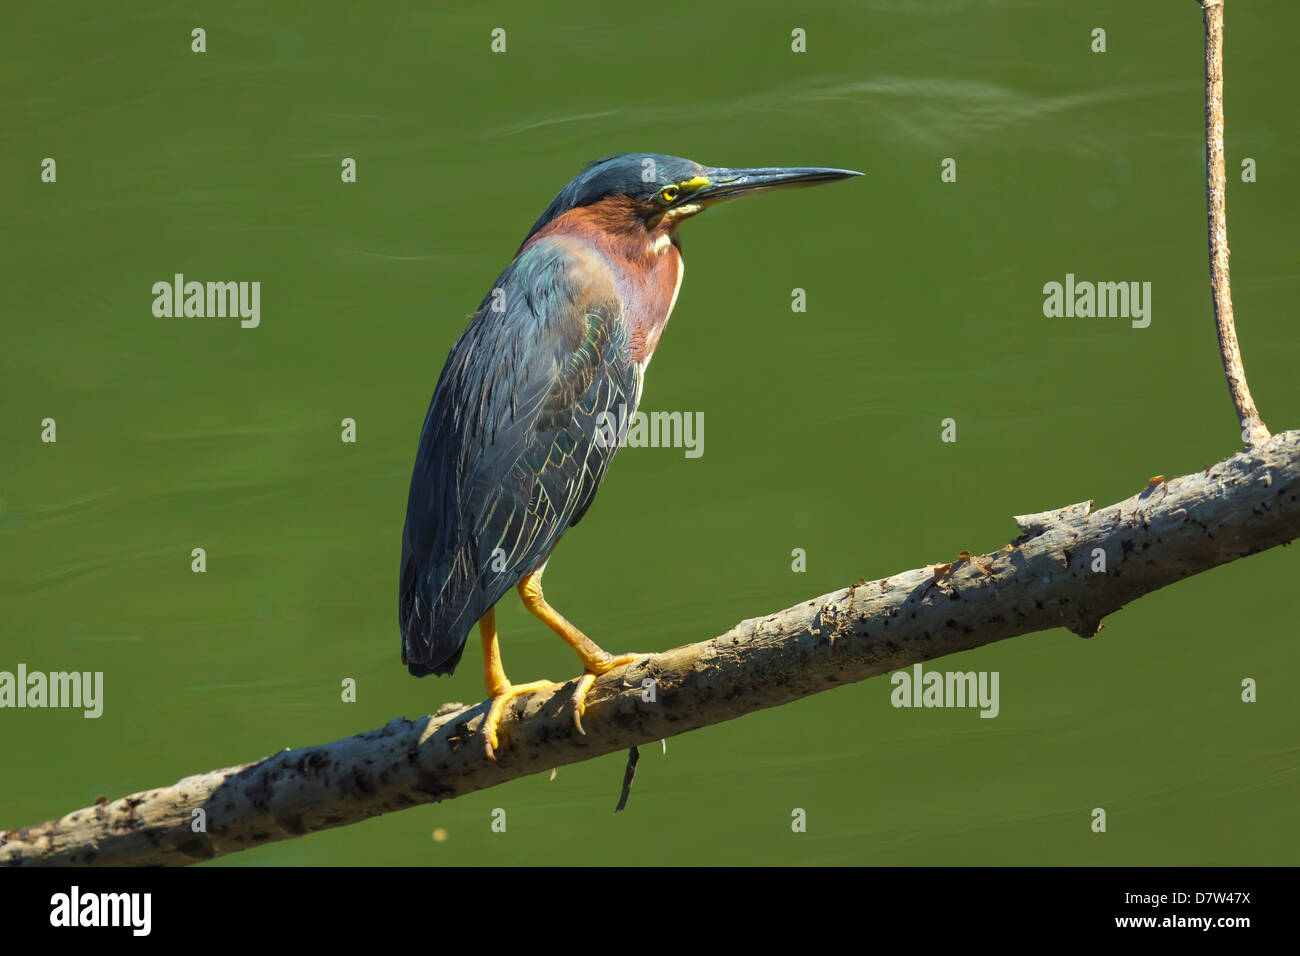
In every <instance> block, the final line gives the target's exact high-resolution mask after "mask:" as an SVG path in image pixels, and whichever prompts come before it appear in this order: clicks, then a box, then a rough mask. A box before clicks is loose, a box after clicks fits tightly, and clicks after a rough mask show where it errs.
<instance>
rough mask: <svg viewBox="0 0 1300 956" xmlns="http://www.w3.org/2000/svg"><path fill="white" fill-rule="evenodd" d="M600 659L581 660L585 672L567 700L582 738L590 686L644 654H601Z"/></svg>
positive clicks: (574, 724)
mask: <svg viewBox="0 0 1300 956" xmlns="http://www.w3.org/2000/svg"><path fill="white" fill-rule="evenodd" d="M601 655H602V656H600V657H592V658H587V659H585V660H583V662H582V663H583V666H584V667H586V669H587V672H586V673H585V674H583V675H582V677H580V678H579V679H578V686H577V687H576V688H575V689H574V691H573V696H572V697H570V698H569V703H570V704H571V705H572V706H573V726H574V727H577V728H578V733H580V734H582V735H583V736H584V737H585V736H586V734H587V732H586V731H585V730H583V729H582V715H583V714H584V713H586V711H587V691H589V690H591V685H592V684H594V683H596V678H597V677H599V676H600V675H601V674H606V673H608V672H610V671H612V670H613V669H614V668H615V667H621V666H622V665H624V664H631V663H632V662H633V661H635V660H638V659H639V658H642V657H645V656H646V655H644V654H619V655H617V656H616V655H614V654H606V653H605V652H604V651H602V652H601Z"/></svg>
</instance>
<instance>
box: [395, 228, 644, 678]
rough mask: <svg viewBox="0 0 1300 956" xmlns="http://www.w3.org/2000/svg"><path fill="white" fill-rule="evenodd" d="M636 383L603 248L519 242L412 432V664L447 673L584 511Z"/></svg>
mask: <svg viewBox="0 0 1300 956" xmlns="http://www.w3.org/2000/svg"><path fill="white" fill-rule="evenodd" d="M636 389H637V372H636V368H635V366H634V365H633V363H632V361H631V358H630V356H629V351H628V343H627V329H626V327H625V326H624V323H623V321H622V316H621V314H620V307H619V304H618V298H617V296H616V295H615V292H614V285H613V276H612V274H611V273H610V271H609V267H608V266H607V265H606V264H605V260H604V259H603V258H602V257H601V256H600V255H599V254H598V253H596V252H595V251H594V250H592V249H590V248H589V247H586V246H583V245H581V244H579V243H577V242H575V241H573V240H567V239H562V238H559V237H552V238H546V239H542V240H540V241H538V242H537V243H534V244H533V245H531V246H529V247H528V248H527V249H525V250H523V251H522V252H521V253H520V254H519V256H518V257H517V258H516V259H515V261H514V262H513V263H511V265H510V267H509V268H508V269H507V270H506V271H505V272H504V273H503V274H502V275H501V277H500V279H498V281H497V284H496V288H495V289H494V290H493V292H492V293H491V294H489V295H488V297H487V298H486V299H485V300H484V301H483V304H482V305H481V306H480V307H479V310H478V311H477V312H476V313H475V314H474V316H473V317H472V318H471V320H470V324H469V326H468V328H466V330H465V332H464V333H463V334H462V335H461V337H460V339H459V340H458V341H457V342H456V344H455V346H454V347H453V348H452V351H451V355H450V356H448V358H447V364H446V365H445V366H444V368H443V371H442V376H441V377H440V379H439V380H438V386H437V388H436V389H435V391H434V395H433V401H432V402H431V404H430V406H429V413H428V416H427V417H426V419H425V423H424V430H423V432H422V433H421V435H420V446H419V450H418V452H417V453H416V461H415V470H414V473H413V475H412V478H411V491H410V497H409V499H408V502H407V513H406V528H405V530H404V532H403V535H402V571H401V582H400V595H399V619H400V622H401V628H402V646H403V654H404V656H405V658H406V660H407V664H408V666H409V667H410V669H411V672H412V673H414V674H426V673H430V672H433V673H439V674H442V673H450V672H451V670H452V669H453V668H454V667H455V666H456V663H457V661H458V660H459V659H460V654H461V651H462V650H463V648H464V644H465V640H466V637H467V635H468V633H469V631H470V629H471V628H472V627H473V626H474V624H475V622H476V621H477V620H478V619H479V618H480V617H481V616H482V615H483V614H484V613H485V612H486V611H487V610H488V609H489V608H490V607H492V606H493V605H494V604H495V603H496V602H497V601H498V600H500V599H501V597H502V596H503V595H504V594H506V592H508V591H509V590H510V589H511V588H512V587H514V586H515V584H517V583H518V582H519V580H520V579H521V578H523V577H524V576H525V575H527V574H528V573H530V572H531V571H532V570H533V569H534V568H535V567H537V565H539V564H540V563H541V562H542V561H544V560H545V559H546V556H547V555H548V554H550V551H551V549H552V548H553V547H554V546H555V543H556V541H558V540H559V537H560V535H562V534H563V533H564V532H565V531H566V530H567V529H568V528H570V527H572V526H573V525H574V524H576V523H577V522H578V520H579V519H580V518H581V517H582V515H583V514H584V513H585V512H586V510H587V508H588V507H589V506H590V505H591V502H592V499H593V498H594V497H595V494H596V488H597V486H598V485H599V484H600V481H601V479H602V478H603V477H604V474H605V469H606V468H608V467H609V463H610V461H611V459H612V458H613V456H614V453H615V452H616V451H617V450H618V441H617V439H618V437H619V436H618V434H617V433H616V431H615V428H616V427H617V425H616V424H614V425H613V426H612V425H611V423H617V422H618V421H620V420H621V421H626V418H627V415H620V407H619V406H620V405H623V406H625V407H626V408H627V411H628V412H629V413H630V412H631V410H632V408H633V407H634V405H635V401H636Z"/></svg>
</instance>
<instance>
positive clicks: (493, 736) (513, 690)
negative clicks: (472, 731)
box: [479, 680, 551, 760]
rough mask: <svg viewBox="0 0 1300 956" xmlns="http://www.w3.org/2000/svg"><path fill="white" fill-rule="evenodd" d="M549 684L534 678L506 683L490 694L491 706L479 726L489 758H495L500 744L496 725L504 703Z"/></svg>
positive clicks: (498, 723)
mask: <svg viewBox="0 0 1300 956" xmlns="http://www.w3.org/2000/svg"><path fill="white" fill-rule="evenodd" d="M550 686H551V682H550V681H548V680H536V681H532V682H531V683H528V684H507V685H506V686H505V688H503V689H498V692H497V693H495V694H493V695H492V698H491V700H492V706H491V707H489V708H488V712H487V716H486V717H484V718H483V723H482V725H481V726H480V727H479V733H480V734H482V735H483V750H484V752H485V754H486V755H487V758H488V759H489V760H496V759H497V755H496V749H497V748H498V747H499V746H501V741H500V738H499V737H498V736H497V727H498V726H499V725H500V723H501V715H502V714H504V713H505V710H506V704H508V703H510V701H512V700H514V699H515V698H516V697H518V696H519V695H521V694H531V693H532V692H533V691H538V690H542V689H544V688H547V687H550Z"/></svg>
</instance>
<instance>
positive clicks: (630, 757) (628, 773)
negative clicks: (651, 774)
mask: <svg viewBox="0 0 1300 956" xmlns="http://www.w3.org/2000/svg"><path fill="white" fill-rule="evenodd" d="M640 759H641V751H640V750H638V749H637V746H636V744H633V745H632V746H631V747H630V748H628V751H627V769H626V770H624V771H623V792H622V793H620V794H619V795H618V806H616V807H615V808H614V812H615V813H618V812H619V811H620V810H622V809H623V808H624V807H625V806H627V796H628V794H629V793H631V792H632V781H633V780H634V779H636V762H637V761H638V760H640Z"/></svg>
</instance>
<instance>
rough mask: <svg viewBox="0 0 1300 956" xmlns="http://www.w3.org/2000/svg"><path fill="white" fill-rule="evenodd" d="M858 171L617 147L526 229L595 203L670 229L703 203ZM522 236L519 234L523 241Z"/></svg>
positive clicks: (633, 223) (630, 222)
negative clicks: (711, 161) (747, 163)
mask: <svg viewBox="0 0 1300 956" xmlns="http://www.w3.org/2000/svg"><path fill="white" fill-rule="evenodd" d="M861 175H862V173H859V172H855V171H854V170H851V169H826V168H822V167H818V166H760V167H752V168H735V169H733V168H731V167H727V166H702V165H700V164H699V163H696V162H693V161H692V160H689V159H682V158H680V157H678V156H665V155H663V154H661V153H620V154H619V155H617V156H610V157H607V158H605V159H598V160H596V161H595V162H593V163H588V164H587V168H586V169H584V170H583V171H582V172H581V173H579V174H578V175H577V176H576V177H575V178H574V179H573V180H572V181H571V182H570V183H569V184H568V185H567V186H565V187H564V188H563V189H561V190H560V192H559V194H558V195H557V196H556V197H555V199H554V200H552V202H551V205H550V206H549V207H548V208H547V210H546V212H544V213H542V216H541V218H540V219H538V220H537V222H536V223H534V224H533V228H532V229H531V230H530V231H529V233H528V238H531V237H532V236H533V235H534V234H535V233H536V232H538V231H539V230H540V229H542V228H543V227H544V226H546V224H547V223H549V222H552V221H553V220H555V219H556V218H558V217H559V216H562V215H564V214H565V213H566V212H569V211H570V210H574V209H579V208H583V207H594V206H597V205H600V206H601V208H602V212H603V213H604V214H605V215H606V217H610V216H617V217H620V218H623V219H626V225H627V226H628V227H629V228H644V229H645V230H646V231H655V230H664V229H666V230H667V231H669V232H671V231H672V230H674V229H676V228H677V226H678V225H679V224H680V223H681V222H682V221H683V220H686V219H689V218H690V217H691V216H694V215H696V214H697V213H700V212H703V211H704V210H705V209H707V208H708V207H709V206H712V205H716V204H717V203H720V202H725V201H727V200H729V199H735V198H736V197H738V196H749V195H755V194H757V193H760V192H766V191H768V190H771V189H790V188H794V187H799V186H813V185H816V184H817V183H829V182H834V181H835V180H837V179H847V178H848V177H850V176H861ZM526 241H527V239H525V242H526Z"/></svg>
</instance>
